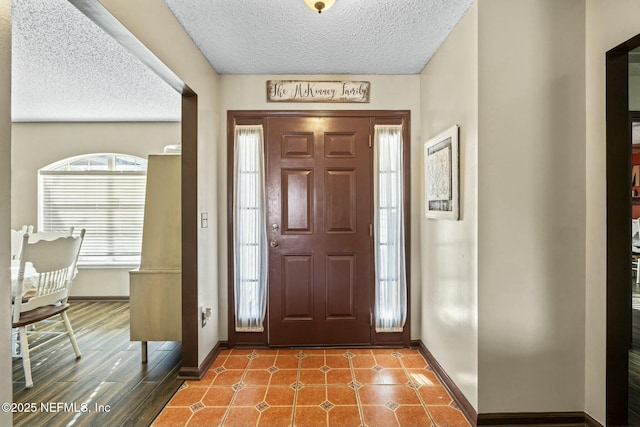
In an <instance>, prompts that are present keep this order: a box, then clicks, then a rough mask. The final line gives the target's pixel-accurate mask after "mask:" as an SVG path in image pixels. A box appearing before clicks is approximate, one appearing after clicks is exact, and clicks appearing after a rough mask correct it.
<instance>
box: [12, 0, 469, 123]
mask: <svg viewBox="0 0 640 427" xmlns="http://www.w3.org/2000/svg"><path fill="white" fill-rule="evenodd" d="M164 1H165V3H166V4H167V6H168V7H169V8H170V9H171V10H172V11H173V13H174V14H175V15H176V16H177V18H178V20H179V21H180V23H181V24H182V25H183V27H184V28H185V29H186V31H187V32H188V33H189V35H190V36H191V37H192V39H193V40H194V41H195V43H196V45H197V46H198V47H199V48H200V50H201V51H202V52H203V53H204V54H205V56H206V57H207V59H208V60H209V62H210V63H211V65H212V66H213V67H214V68H215V69H216V71H218V73H221V74H226V73H229V74H416V73H419V72H420V71H421V70H422V68H423V67H424V65H425V64H426V63H427V61H428V60H429V58H430V57H431V56H432V55H433V53H434V52H435V51H436V50H437V49H438V47H439V46H440V44H441V43H442V42H443V41H444V39H445V38H446V37H447V36H448V34H449V33H450V31H451V30H452V29H453V27H454V26H455V25H456V23H457V22H458V20H459V19H460V18H461V17H462V15H463V14H464V12H465V11H466V9H467V8H468V7H469V5H470V4H471V2H472V0H375V1H370V0H337V1H336V3H335V5H334V6H333V7H332V8H331V9H330V10H327V11H326V12H324V13H322V14H318V13H315V12H313V11H312V10H310V9H309V8H307V6H306V5H305V3H304V1H303V0H276V1H266V0H164ZM12 7H13V10H12V24H13V35H12V43H13V46H12V49H13V50H12V119H13V120H14V121H174V120H180V96H179V95H178V94H177V93H176V92H175V91H174V90H173V89H171V88H170V87H169V86H168V85H167V84H166V83H164V82H163V81H162V80H160V79H159V78H158V77H157V76H156V75H155V74H153V73H152V72H151V71H149V70H148V69H147V68H146V67H145V66H144V65H143V64H142V63H141V62H139V61H138V60H137V59H136V58H134V57H133V56H132V55H131V54H130V53H129V52H128V51H127V50H125V49H124V48H123V47H122V46H120V45H119V44H118V43H116V42H115V41H113V40H112V39H111V37H109V36H108V35H107V34H106V33H104V32H103V31H102V30H101V29H99V28H98V27H97V26H96V25H95V24H94V23H93V22H91V21H90V20H89V19H88V18H87V17H85V16H84V15H83V14H82V13H81V12H80V11H78V10H77V9H76V8H75V7H74V6H73V5H71V4H70V3H69V2H68V1H67V0H12ZM187 83H188V82H187Z"/></svg>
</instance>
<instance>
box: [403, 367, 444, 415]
mask: <svg viewBox="0 0 640 427" xmlns="http://www.w3.org/2000/svg"><path fill="white" fill-rule="evenodd" d="M420 357H422V355H420ZM423 359H424V358H423ZM398 360H399V361H400V364H401V365H402V369H403V370H404V371H405V374H406V375H407V378H409V381H411V382H413V381H412V378H411V375H410V374H409V369H408V368H407V367H406V366H405V365H404V362H403V361H402V357H400V358H399V359H398ZM425 362H426V361H425ZM427 363H428V362H427ZM427 366H428V365H427ZM418 388H419V387H418ZM413 392H414V393H415V394H416V395H417V396H418V400H420V404H421V405H422V407H423V408H424V411H425V412H426V413H427V416H428V417H429V419H430V420H431V425H432V426H437V424H436V421H435V420H434V419H433V417H432V416H431V412H430V411H429V408H428V407H427V404H426V403H425V402H424V399H423V398H422V396H421V395H420V393H418V389H417V388H414V389H413Z"/></svg>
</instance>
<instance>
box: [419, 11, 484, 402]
mask: <svg viewBox="0 0 640 427" xmlns="http://www.w3.org/2000/svg"><path fill="white" fill-rule="evenodd" d="M477 34H478V6H477V4H475V3H474V4H473V5H472V6H471V8H469V10H467V12H466V14H465V15H464V16H463V18H462V19H461V20H460V22H459V23H458V25H457V26H456V27H455V28H454V30H453V32H452V33H451V34H450V35H449V37H448V38H447V40H446V41H445V42H444V44H443V45H442V46H441V47H440V49H438V51H437V52H436V54H435V55H434V57H433V58H432V59H431V60H430V61H429V63H428V65H427V66H426V67H425V69H424V70H423V71H422V73H421V98H422V104H421V111H422V116H421V123H422V139H421V141H419V145H420V144H422V143H424V142H425V141H427V140H428V139H429V138H431V137H433V136H435V135H437V134H438V133H440V132H442V131H443V130H445V129H447V128H449V127H450V126H452V125H454V124H457V125H459V126H460V131H459V138H460V202H461V203H460V206H461V209H460V221H447V220H434V219H427V218H425V217H424V214H423V212H424V208H423V205H424V193H423V191H424V189H423V182H422V179H419V180H417V182H415V186H416V187H417V188H416V190H417V191H418V192H419V197H418V198H417V199H414V203H415V204H416V205H417V206H418V207H419V210H420V214H419V216H420V218H421V220H420V221H421V233H420V236H421V241H422V242H421V243H422V246H421V254H420V263H421V264H422V277H421V279H422V280H421V282H422V299H421V311H422V328H421V330H422V334H421V336H420V338H421V340H422V342H423V343H424V344H425V346H426V347H427V348H428V349H429V351H430V352H431V353H432V354H433V355H434V357H435V358H436V359H437V360H438V362H439V363H440V364H441V365H442V367H443V368H444V370H445V371H446V372H447V374H449V376H450V377H451V379H452V380H453V381H454V382H455V383H456V385H457V386H458V387H459V388H460V389H461V390H462V392H463V393H464V395H465V397H466V398H467V400H469V402H470V403H471V404H472V405H473V406H474V407H475V408H476V409H477V407H478V351H477V349H478V252H477V251H478V239H477V233H478V232H477V229H478V185H477V183H478V45H477V42H476V36H477ZM452 70H456V71H455V72H452ZM418 165H419V166H420V167H419V171H420V174H419V176H420V177H423V176H424V165H423V162H421V161H418Z"/></svg>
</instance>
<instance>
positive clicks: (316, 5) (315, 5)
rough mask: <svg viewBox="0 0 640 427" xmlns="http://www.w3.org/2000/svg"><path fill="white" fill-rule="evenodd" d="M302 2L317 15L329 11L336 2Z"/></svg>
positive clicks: (333, 0)
mask: <svg viewBox="0 0 640 427" xmlns="http://www.w3.org/2000/svg"><path fill="white" fill-rule="evenodd" d="M304 2H305V3H306V4H307V6H309V8H310V9H311V10H315V11H316V12H318V13H322V12H323V11H325V10H327V9H329V8H330V7H331V6H333V4H334V3H335V2H336V0H324V1H316V0H304Z"/></svg>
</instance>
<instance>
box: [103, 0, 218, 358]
mask: <svg viewBox="0 0 640 427" xmlns="http://www.w3.org/2000/svg"><path fill="white" fill-rule="evenodd" d="M101 3H102V4H103V5H104V6H105V7H106V8H107V9H108V10H109V11H110V12H111V13H112V14H113V15H114V16H115V17H116V18H117V19H118V20H119V21H120V22H122V23H123V24H124V25H125V26H126V27H127V28H128V29H129V31H131V32H132V33H133V34H134V35H135V36H136V37H137V38H138V39H140V41H141V42H142V43H144V44H145V45H146V46H147V47H148V48H149V49H150V50H151V51H152V52H153V53H154V54H155V55H156V56H157V57H158V58H159V59H160V60H161V61H162V62H164V63H165V64H166V65H167V66H168V67H169V68H170V69H171V70H172V71H173V72H174V73H175V74H176V75H178V77H179V78H180V79H182V81H183V82H185V83H186V84H187V85H188V86H189V87H190V88H191V89H193V91H194V92H196V93H197V94H198V209H199V211H200V212H207V213H208V214H209V227H208V228H200V229H199V233H198V304H199V305H200V306H208V307H212V308H213V309H214V310H217V309H218V264H219V262H218V252H217V241H218V230H217V221H218V219H217V212H218V187H217V176H216V168H215V166H214V165H216V163H217V145H218V144H219V141H218V138H219V131H218V129H219V126H220V114H219V111H220V110H219V108H218V107H219V99H220V98H219V97H220V88H219V77H218V75H217V74H216V72H215V70H214V69H213V68H212V67H211V65H210V64H209V62H207V60H206V59H205V58H204V56H202V54H201V53H200V51H199V50H198V48H197V47H196V46H195V44H193V41H192V40H191V38H190V37H189V36H188V35H187V33H186V32H185V31H184V30H183V29H182V26H180V23H179V22H178V21H177V20H176V18H175V16H173V14H172V13H171V11H170V10H169V9H168V8H167V6H166V5H165V4H164V2H163V1H162V0H137V1H135V2H132V1H129V0H102V1H101ZM223 126H224V125H223ZM198 222H199V218H198ZM219 339H220V337H219V334H218V322H217V321H216V317H215V316H214V317H213V319H212V321H210V322H209V323H207V325H206V326H205V327H204V328H201V329H200V330H199V333H198V363H199V364H202V362H203V361H204V359H205V357H206V356H207V355H208V354H209V352H210V351H211V349H213V347H214V346H215V345H216V344H217V343H218V341H219Z"/></svg>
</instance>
